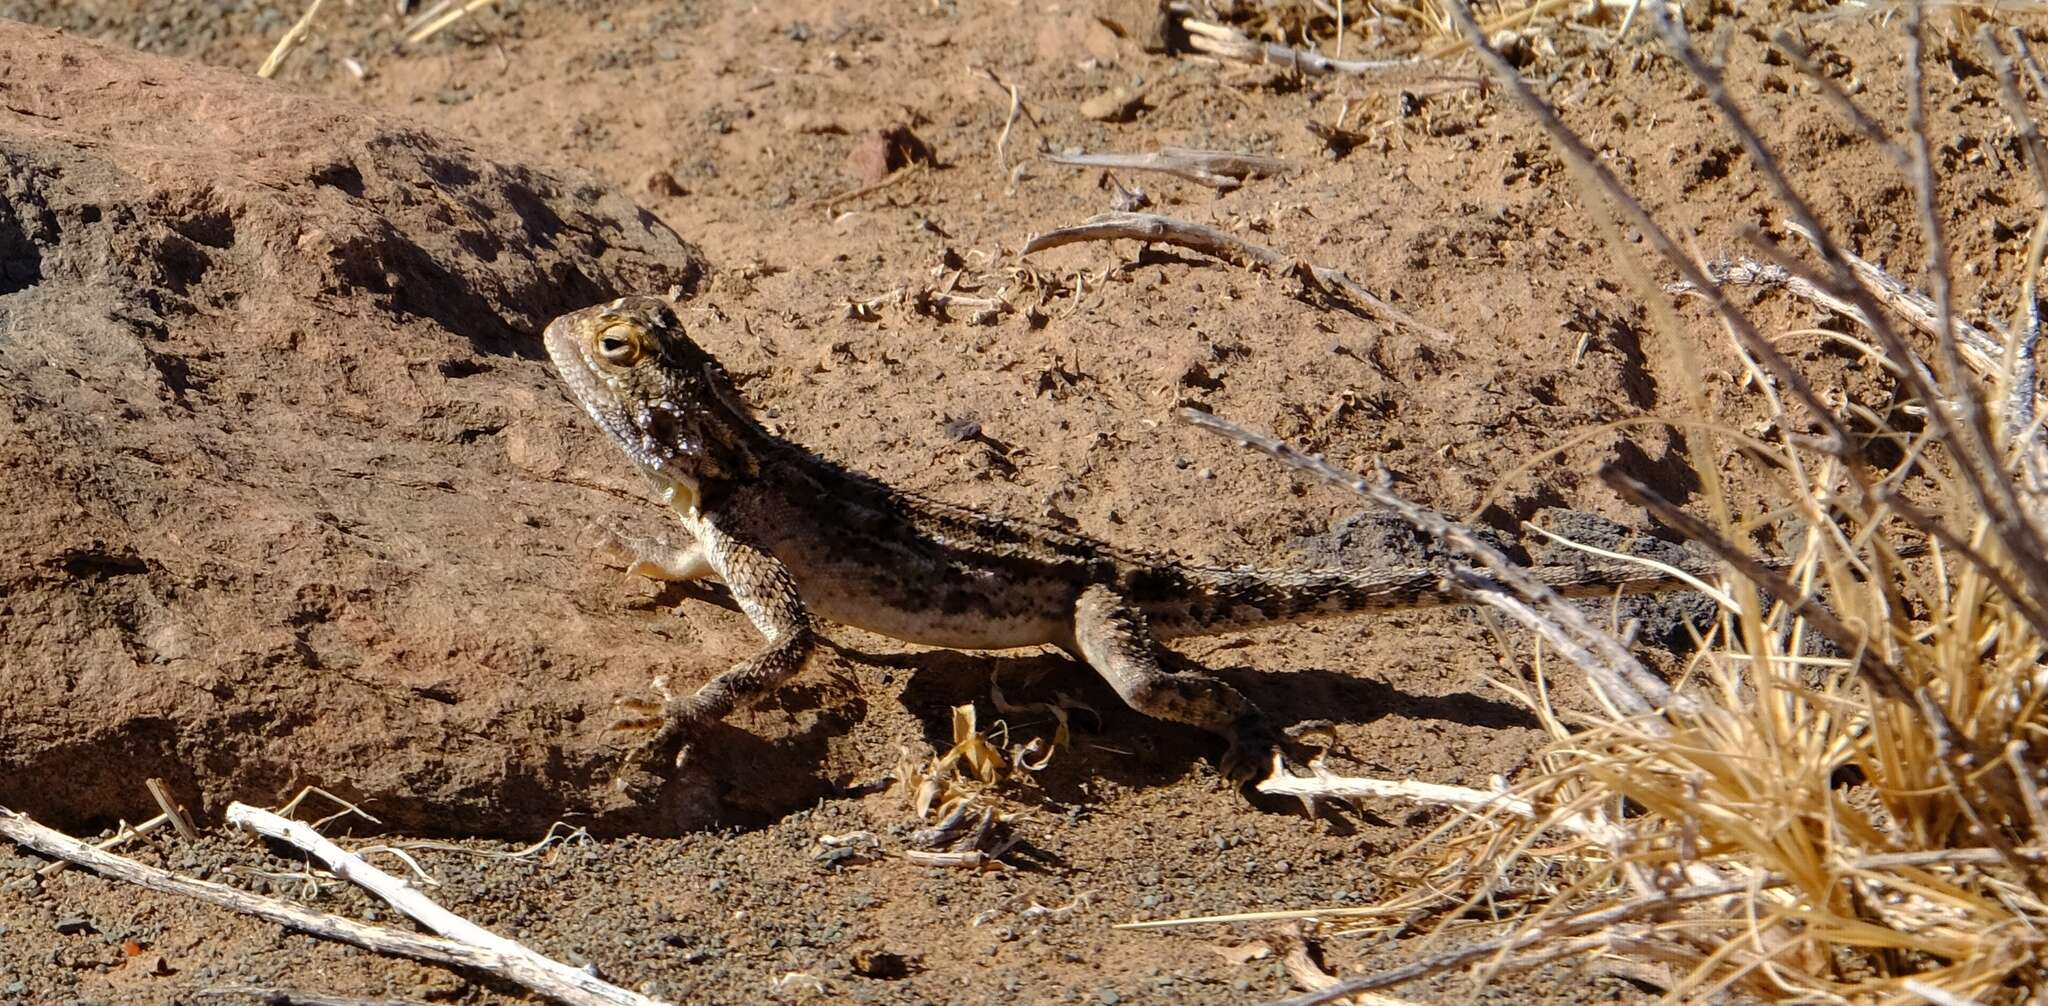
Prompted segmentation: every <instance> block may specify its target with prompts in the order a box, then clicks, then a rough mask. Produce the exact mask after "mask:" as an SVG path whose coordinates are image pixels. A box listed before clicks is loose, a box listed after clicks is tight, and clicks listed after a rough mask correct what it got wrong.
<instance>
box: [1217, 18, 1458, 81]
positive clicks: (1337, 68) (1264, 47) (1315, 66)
mask: <svg viewBox="0 0 2048 1006" xmlns="http://www.w3.org/2000/svg"><path fill="white" fill-rule="evenodd" d="M1181 27H1183V28H1186V29H1187V32H1188V47H1189V48H1191V49H1194V50H1195V51H1196V52H1205V53H1208V54H1209V55H1211V56H1221V57H1223V58H1224V59H1234V60H1237V61H1238V62H1240V63H1266V64H1270V65H1273V66H1284V67H1288V68H1290V69H1293V70H1299V71H1300V72H1302V73H1305V74H1308V75H1310V76H1323V75H1325V74H1333V73H1347V74H1363V73H1384V72H1387V71H1389V70H1407V69H1412V68H1414V67H1417V66H1421V65H1422V63H1423V61H1422V60H1419V59H1416V58H1414V57H1412V56H1411V57H1409V58H1407V59H1331V58H1330V57H1328V56H1323V55H1318V54H1316V53H1313V52H1304V51H1302V50H1300V49H1296V48H1294V47H1293V46H1290V45H1281V44H1280V43H1278V42H1260V41H1258V40H1257V39H1252V38H1248V37H1246V36H1245V35H1244V33H1242V32H1240V31H1238V30H1237V29H1235V28H1231V27H1229V26H1228V25H1220V24H1212V23H1210V22H1208V21H1198V20H1196V19H1194V18H1183V19H1181Z"/></svg>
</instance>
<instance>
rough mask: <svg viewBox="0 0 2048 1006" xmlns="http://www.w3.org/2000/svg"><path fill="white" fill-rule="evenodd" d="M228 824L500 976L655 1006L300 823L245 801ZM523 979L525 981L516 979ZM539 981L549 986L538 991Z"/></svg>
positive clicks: (232, 808)
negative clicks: (491, 966)
mask: <svg viewBox="0 0 2048 1006" xmlns="http://www.w3.org/2000/svg"><path fill="white" fill-rule="evenodd" d="M226 819H227V823H228V824H230V825H233V826H235V827H238V828H245V829H248V830H250V831H253V832H256V833H258V834H261V835H268V836H270V837H271V838H275V839H277V840H279V841H282V842H287V843H289V844H291V845H295V846H297V847H299V848H301V849H304V850H305V851H306V852H308V853H310V854H312V856H313V858H315V859H318V860H319V861H320V862H321V863H323V864H325V865H326V867H327V869H328V870H329V871H331V872H332V873H333V874H334V875H335V876H337V877H340V878H341V879H343V880H346V881H348V882H349V883H352V884H355V885H356V886H358V887H361V888H363V889H364V890H367V891H369V892H370V893H371V894H374V895H376V896H378V897H380V898H383V899H384V900H385V901H386V902H389V903H390V905H391V907H393V908H396V909H398V910H399V911H401V912H404V913H405V914H407V915H409V916H412V917H413V919H415V920H417V921H418V922H419V923H420V924H421V925H423V926H426V927H427V928H428V929H431V930H433V931H435V932H437V933H440V934H441V935H442V936H445V937H447V938H448V939H451V940H454V941H456V942H458V943H462V944H464V945H466V946H471V947H475V948H477V949H478V950H481V951H483V952H486V953H489V954H492V955H494V956H495V957H497V958H498V959H499V960H500V961H502V964H501V965H500V968H501V970H497V971H496V972H495V973H497V974H501V975H504V976H506V977H508V978H513V979H514V980H515V981H519V982H520V984H522V985H526V986H527V987H528V988H535V989H536V990H537V991H539V990H541V989H542V988H546V989H552V990H554V991H549V992H547V994H549V995H554V996H556V997H558V998H559V997H561V996H562V995H563V994H571V995H574V996H576V997H577V998H576V999H573V1000H568V1001H575V1002H590V1003H613V1004H621V1006H651V1004H652V1003H653V1000H651V999H648V998H647V997H646V996H642V995H639V994H637V993H634V992H628V991H626V990H625V989H622V988H619V987H618V986H616V985H613V984H611V983H609V982H606V981H604V980H602V979H600V978H598V977H597V976H596V975H593V974H591V973H590V972H588V971H584V970H582V969H580V968H572V967H570V966H569V965H567V964H563V963H561V962H559V961H556V960H553V959H551V958H548V957H544V956H542V955H540V954H538V953H535V952H534V951H533V950H531V949H529V948H527V947H526V946H524V945H522V944H520V943H517V942H514V941H512V940H508V939H506V938H504V937H502V936H499V935H498V934H496V933H493V932H491V931H490V930H488V929H485V928H484V927H482V926H479V925H477V924H476V923H474V922H471V921H469V920H468V919H465V918H463V917H462V916H459V915H456V914H455V913H454V912H451V911H449V910H447V909H445V908H442V907H441V906H440V905H437V904H435V903H434V901H433V899H431V898H428V897H427V896H426V895H424V894H422V893H420V891H419V889H418V888H415V887H413V886H412V885H411V884H409V883H406V882H405V881H403V880H400V879H398V878H397V877H394V876H392V875H390V874H388V873H385V872H384V871H382V870H379V869H377V868H376V867H374V866H371V865H370V864H368V863H365V862H363V860H362V859H361V858H360V857H358V856H356V855H355V854H353V853H350V852H348V851H346V850H344V849H342V848H341V847H340V846H338V845H335V844H334V843H333V842H330V841H328V840H327V839H326V838H325V837H324V836H322V835H321V834H320V833H319V832H316V831H314V830H313V829H312V828H310V827H308V826H306V825H305V824H303V823H301V822H299V821H293V820H290V819H287V818H283V817H279V816H277V815H276V814H272V813H271V812H269V811H267V810H263V809H261V808H258V807H251V806H249V805H248V804H244V803H231V804H229V805H228V810H227V816H226ZM514 976H524V977H514ZM536 981H541V982H545V983H546V985H545V986H540V987H537V986H536V985H535V984H533V983H534V982H536Z"/></svg>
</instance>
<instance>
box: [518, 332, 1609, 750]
mask: <svg viewBox="0 0 2048 1006" xmlns="http://www.w3.org/2000/svg"><path fill="white" fill-rule="evenodd" d="M545 339H546V343H547V349H548V355H549V356H550V357H552V358H553V360H554V363H555V368H556V370H557V371H558V372H559V373H560V374H561V376H562V380H563V381H564V383H566V384H567V385H568V388H569V391H570V393H571V394H572V395H573V396H574V397H575V399H576V400H577V402H578V403H580V404H581V405H582V406H583V408H584V410H585V411H587V412H588V413H589V414H590V416H591V418H592V419H594V420H596V422H597V425H598V427H599V429H601V430H603V431H604V433H605V434H606V436H607V437H608V438H609V439H610V440H611V441H612V443H613V444H615V445H616V446H618V447H619V449H620V450H622V451H624V452H625V454H626V457H627V458H628V459H629V460H630V461H631V462H632V464H633V465H634V466H635V467H636V468H638V469H639V470H640V472H641V473H642V474H643V475H645V476H646V477H647V480H648V482H649V484H650V485H651V486H652V488H653V490H654V493H655V495H656V496H657V497H658V498H660V500H661V501H662V502H663V503H664V504H666V505H667V506H668V507H669V508H670V509H671V510H672V511H673V513H674V514H675V517H676V519H677V521H678V522H679V523H680V524H681V525H682V529H683V531H684V532H685V533H686V534H687V535H688V538H689V541H688V543H686V544H684V545H682V546H681V547H676V546H673V545H670V544H669V543H668V542H665V541H654V540H647V539H635V538H630V537H627V536H624V535H621V534H618V533H617V532H612V545H613V548H614V551H615V552H616V554H617V556H618V557H619V558H620V559H622V560H623V561H624V562H625V564H626V565H627V567H628V568H629V569H630V570H631V571H633V572H635V573H638V574H640V575H645V576H649V577H653V578H656V579H661V580H668V581H685V580H695V579H700V578H714V579H717V580H720V581H722V582H723V583H724V584H725V585H726V587H727V588H728V589H729V590H731V592H732V595H733V597H734V599H735V600H736V601H738V603H739V605H740V607H741V609H742V610H744V611H745V612H746V614H747V617H748V618H749V619H751V620H752V621H753V623H754V626H755V627H756V628H757V629H758V630H759V631H760V632H761V634H762V635H763V636H764V637H766V638H767V641H768V643H767V646H766V647H765V648H763V649H762V650H761V651H760V652H759V653H757V654H755V655H754V656H752V657H750V658H748V659H747V660H744V661H741V662H740V663H739V664H737V665H735V666H734V667H733V668H732V669H731V670H728V671H726V672H725V673H723V674H720V675H719V676H717V677H716V678H713V679H712V680H711V681H710V682H708V683H706V684H705V685H704V686H703V687H701V688H699V689H698V690H697V691H696V692H695V693H694V694H691V695H686V696H675V697H666V700H665V701H664V703H663V704H662V706H661V710H660V717H659V719H658V720H657V721H654V722H651V723H640V724H635V725H638V726H644V727H658V729H655V730H654V732H653V733H652V735H651V736H650V737H649V739H648V740H647V741H646V743H644V744H642V745H641V746H640V748H639V749H638V750H637V751H636V752H635V753H634V754H633V755H632V757H631V760H630V761H629V763H628V766H627V768H628V772H631V771H633V770H635V769H637V768H639V767H643V766H647V767H651V766H652V765H654V764H655V763H657V762H658V761H660V760H664V759H666V758H668V757H669V755H670V753H671V752H674V757H675V759H676V761H677V762H680V761H681V760H682V759H683V758H684V757H685V756H686V755H687V752H688V743H689V737H690V735H691V733H692V729H693V728H694V727H696V726H699V725H701V724H704V723H706V722H708V721H714V720H717V719H720V718H723V717H724V716H725V715H726V714H727V713H729V712H731V711H732V710H733V709H734V708H735V707H736V706H738V705H739V704H741V703H744V702H749V701H752V700H755V699H758V698H760V697H761V696H763V695H766V694H767V693H769V692H770V691H772V690H774V689H775V687H776V686H777V685H779V684H781V683H782V682H783V681H785V680H787V679H788V678H790V677H791V676H792V675H795V674H796V673H797V672H798V671H800V670H802V669H803V666H804V664H805V662H806V661H807V660H808V659H809V657H810V655H811V653H812V652H813V650H814V649H815V647H816V640H817V633H816V630H815V628H814V627H813V622H812V614H813V613H814V612H815V613H816V614H817V615H819V616H822V617H823V618H826V619H829V620H831V621H834V622H840V623H843V624H847V625H853V626H858V627H860V628H863V629H867V630H869V631H871V632H877V633H880V634H882V635H885V636H890V637H893V638H896V639H901V640H905V641H908V642H913V643H922V644H926V645H932V646H943V647H949V648H953V649H967V650H982V649H1006V648H1011V647H1023V646H1042V645H1048V644H1049V645H1053V646H1057V647H1060V648H1061V649H1064V650H1066V651H1067V652H1068V653H1070V654H1073V655H1075V656H1076V657H1079V658H1080V659H1082V660H1085V661H1086V662H1087V663H1088V665H1089V666H1091V667H1093V668H1094V669H1095V670H1096V672H1097V673H1099V674H1101V675H1102V677H1103V678H1104V679H1105V680H1106V681H1108V682H1109V684H1110V685H1111V687H1113V688H1115V689H1116V692H1117V694H1118V695H1120V696H1122V697H1123V699H1124V701H1125V702H1126V703H1128V704H1129V705H1130V706H1131V708H1133V709H1136V710H1137V711H1139V712H1141V713H1144V714H1146V715H1149V716H1155V717H1158V718H1160V719H1166V720H1173V721H1175V722H1179V723H1188V724H1192V725H1194V726H1198V727H1202V728H1204V729H1206V730H1210V731H1213V732H1215V733H1217V734H1220V735H1222V736H1223V737H1225V738H1226V739H1228V740H1229V742H1230V751H1229V753H1228V755H1226V757H1225V759H1224V762H1223V768H1224V771H1225V773H1226V774H1227V775H1229V776H1230V777H1232V778H1234V779H1238V780H1244V779H1248V778H1250V777H1251V776H1252V775H1253V774H1254V773H1255V772H1257V771H1258V770H1259V769H1260V768H1261V767H1263V766H1264V765H1265V764H1266V763H1267V760H1268V755H1269V754H1270V752H1271V751H1272V750H1273V747H1274V743H1275V736H1274V733H1273V731H1272V730H1271V729H1270V727H1269V726H1268V725H1267V723H1266V720H1265V718H1264V717H1263V716H1262V715H1261V714H1260V713H1259V710H1258V708H1257V707H1255V706H1254V705H1253V704H1252V703H1251V702H1250V701H1249V700H1247V699H1246V698H1245V697H1244V696H1243V695H1242V694H1240V693H1239V692H1238V691H1237V690H1236V689H1234V688H1231V687H1230V686H1229V685H1227V684H1224V683H1223V682H1221V681H1219V680H1216V679H1215V678H1212V677H1209V676H1207V675H1204V674H1201V673H1197V672H1188V671H1182V672H1179V673H1173V674H1169V673H1167V672H1165V671H1164V670H1162V669H1161V667H1160V664H1159V658H1158V641H1159V640H1161V639H1170V638H1174V637H1179V636H1191V635H1206V634H1213V633H1219V632H1228V631H1232V630H1237V629H1243V628H1248V627H1252V626H1258V625H1271V624H1275V623H1281V622H1297V621H1303V620H1307V619H1313V618H1322V617H1328V616H1332V615H1340V614H1345V613H1350V612H1357V611H1362V610H1366V609H1372V608H1387V607H1413V606H1418V605H1426V604H1433V603H1446V602H1448V601H1451V600H1453V598H1451V597H1449V596H1448V595H1447V594H1446V593H1445V592H1444V589H1443V587H1442V585H1441V582H1440V579H1439V576H1438V575H1437V574H1435V573H1432V572H1429V571H1426V570H1410V571H1399V572H1392V573H1389V572H1385V571H1375V572H1366V571H1352V570H1309V571H1302V572H1262V571H1259V570H1254V569H1250V568H1245V567H1233V568H1215V567H1205V566H1198V565H1193V564H1189V563H1185V562H1181V561H1179V560H1176V559H1172V558H1169V557H1166V556H1163V555H1156V554H1151V553H1146V552H1141V551H1136V550H1131V549H1124V548H1117V547H1113V546H1111V545H1108V544H1105V543H1103V542H1099V541H1096V540H1094V539H1092V538H1088V537H1084V536H1082V535H1077V534H1073V533H1071V532H1067V531H1063V530H1060V529H1057V528H1052V527H1047V526H1043V525H1040V524H1036V523H1032V522H1029V521H1023V520H1018V519H1015V518H1011V517H1004V516H999V515H996V514H991V513H987V512H984V511H981V510H976V509H973V508H970V507H964V506H956V505H953V504H950V503H944V502H941V501H938V500H933V499H929V498H927V497H924V496H919V495H917V494H914V493H908V492H904V491H901V490H898V489H894V488H892V487H890V486H888V485H885V484H883V483H882V482H880V481H877V480H875V479H873V478H870V477H868V476H865V475H862V474H859V473H857V472H853V471H849V470H847V469H845V468H843V467H841V466H839V465H837V464H834V463H832V462H831V461H828V460H826V459H824V458H821V457H819V456H817V455H815V454H812V453H811V452H809V451H807V450H805V449H804V448H802V447H800V446H798V445H796V444H794V443H791V442H789V441H787V440H784V439H782V438H780V437H777V436H775V435H774V434H772V433H769V432H768V431H767V430H765V429H763V428H762V427H761V426H760V424H759V423H757V422H755V421H754V419H753V417H752V416H751V414H750V413H749V412H748V410H747V408H746V407H745V406H744V405H743V404H742V403H741V402H740V400H739V399H738V397H737V394H736V392H735V390H734V388H733V386H732V382H731V380H730V379H729V378H728V377H727V375H726V373H725V370H724V369H723V368H722V367H720V366H719V364H718V361H717V360H716V359H714V358H713V357H712V356H711V355H710V354H709V353H707V352H705V351H704V349H703V348H701V347H699V346H698V345H697V344H696V343H695V342H693V341H692V340H691V339H690V338H689V336H688V335H686V334H685V333H684V331H683V328H682V326H681V324H680V323H679V322H678V321H677V319H676V315H675V312H674V311H673V310H672V309H671V308H670V306H669V305H668V303H667V302H665V301H662V300H659V299H656V298H653V297H627V298H623V299H620V300H615V301H612V302H610V303H607V304H601V305H598V306H595V307H590V308H586V309H584V310H581V311H577V312H574V313H571V314H567V315H564V316H562V317H560V318H557V319H556V320H555V321H554V322H552V323H551V324H549V325H548V327H547V331H546V334H545ZM1603 582H1606V583H1612V582H1613V581H1612V580H1611V579H1609V580H1605V581H1603Z"/></svg>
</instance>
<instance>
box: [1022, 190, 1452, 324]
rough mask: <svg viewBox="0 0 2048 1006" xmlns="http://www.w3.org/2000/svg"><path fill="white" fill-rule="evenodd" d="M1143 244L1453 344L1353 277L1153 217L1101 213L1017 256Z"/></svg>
mask: <svg viewBox="0 0 2048 1006" xmlns="http://www.w3.org/2000/svg"><path fill="white" fill-rule="evenodd" d="M1119 240H1121V241H1143V242H1145V243H1147V244H1169V245H1175V246H1177V247H1181V248H1188V249H1192V250H1194V251H1198V252H1201V253H1202V254H1204V255H1211V256H1214V257H1216V258H1220V259H1222V260H1223V261H1225V262H1229V263H1231V264H1232V265H1237V266H1243V267H1245V268H1247V269H1257V270H1259V271H1261V272H1265V273H1268V274H1270V275H1276V276H1293V277H1295V278H1297V279H1299V280H1301V281H1302V282H1303V283H1305V284H1307V285H1309V286H1310V287H1312V288H1314V289H1317V290H1324V291H1335V292H1337V293H1339V294H1342V295H1343V296H1345V297H1347V298H1349V299H1351V300H1352V301H1353V302H1355V303H1357V304H1360V305H1362V306H1364V307H1367V308H1370V309H1371V310H1372V311H1374V312H1375V313H1377V314H1379V315H1381V316H1382V317H1384V318H1386V319H1387V320H1388V321H1391V322H1394V323H1395V324H1398V325H1401V326H1403V327H1405V328H1407V329H1409V330H1411V331H1413V332H1415V333H1417V334H1419V335H1423V336H1426V337H1428V338H1430V339H1434V340H1436V341H1437V342H1442V343H1448V342H1451V341H1453V340H1452V338H1451V336H1450V333H1448V332H1445V331H1443V330H1441V329H1436V328H1431V327H1430V326H1428V325H1425V324H1423V323H1422V322H1421V321H1418V320H1417V319H1416V318H1415V317H1414V316H1413V315H1410V314H1409V313H1408V312H1406V311H1403V310H1401V309H1400V308H1397V307H1395V306H1394V305H1392V304H1389V303H1387V302H1386V301H1385V300H1382V299H1381V298H1380V297H1379V296H1378V295H1377V294H1375V293H1373V292H1372V291H1370V290H1367V289H1366V288H1365V287H1363V286H1360V285H1358V283H1357V282H1356V281H1354V280H1352V278H1351V277H1349V276H1346V275H1344V273H1343V272H1342V271H1340V270H1337V269H1331V268H1328V267H1326V266H1319V265H1311V264H1309V263H1307V262H1304V261H1302V260H1300V259H1298V258H1295V257H1293V256H1291V255H1288V254H1286V253H1285V252H1281V251H1277V250H1275V249H1272V248H1268V247H1266V246H1265V245H1257V244H1252V243H1251V242H1249V241H1246V240H1244V239H1243V238H1240V237H1238V236H1236V235H1234V234H1228V233H1225V232H1223V231H1219V230H1217V229H1216V228H1214V227H1209V226H1206V225H1204V224H1198V223H1193V222H1190V221H1186V220H1176V219H1174V218H1173V217H1164V216H1160V215H1159V214H1156V213H1102V214H1098V215H1096V216H1093V217H1089V218H1088V219H1087V220H1086V221H1085V222H1083V223H1079V224H1076V225H1074V226H1072V227H1062V228H1060V229H1058V230H1053V231H1047V232H1045V233H1044V234H1040V235H1038V236H1037V237H1034V238H1032V239H1031V240H1030V241H1028V242H1026V243H1025V245H1024V250H1023V251H1022V252H1020V253H1019V254H1021V255H1030V254H1032V253H1034V252H1041V251H1045V250H1046V249H1048V248H1058V247H1060V246H1061V245H1070V244H1078V243H1080V242H1083V241H1119Z"/></svg>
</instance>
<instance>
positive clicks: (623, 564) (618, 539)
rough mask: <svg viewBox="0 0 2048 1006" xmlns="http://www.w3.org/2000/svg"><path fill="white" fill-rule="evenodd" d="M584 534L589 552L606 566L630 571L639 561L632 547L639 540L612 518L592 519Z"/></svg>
mask: <svg viewBox="0 0 2048 1006" xmlns="http://www.w3.org/2000/svg"><path fill="white" fill-rule="evenodd" d="M585 534H586V536H587V537H588V539H589V540H590V550H591V551H592V552H595V553H597V559H598V561H599V562H602V563H604V564H605V565H607V566H611V567H613V568H615V569H631V568H633V565H634V564H635V563H637V562H639V561H640V552H639V550H638V549H637V548H635V547H634V546H635V543H636V542H638V541H639V539H638V538H637V537H635V536H634V535H632V534H631V533H629V532H627V530H626V526H625V525H624V524H621V523H620V522H619V521H618V520H616V519H614V518H612V517H595V518H592V519H591V520H590V521H589V522H588V524H587V525H586V528H585ZM664 544H665V543H664Z"/></svg>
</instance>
